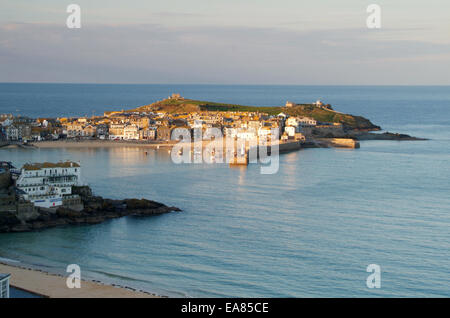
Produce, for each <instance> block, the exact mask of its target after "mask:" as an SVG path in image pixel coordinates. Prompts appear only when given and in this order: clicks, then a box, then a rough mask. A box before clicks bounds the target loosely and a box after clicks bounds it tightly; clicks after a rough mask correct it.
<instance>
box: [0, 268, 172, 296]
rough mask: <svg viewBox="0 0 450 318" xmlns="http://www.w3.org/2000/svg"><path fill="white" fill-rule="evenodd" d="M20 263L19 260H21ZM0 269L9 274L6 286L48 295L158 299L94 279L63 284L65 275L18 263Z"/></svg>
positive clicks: (133, 289)
mask: <svg viewBox="0 0 450 318" xmlns="http://www.w3.org/2000/svg"><path fill="white" fill-rule="evenodd" d="M21 264H22V263H21ZM0 272H2V273H8V274H11V281H10V285H11V286H12V287H16V288H18V289H21V290H24V291H28V292H31V293H34V294H37V295H39V296H43V297H49V298H162V297H164V296H158V295H156V294H152V293H149V292H146V291H143V290H137V289H135V288H132V287H128V286H121V285H117V284H106V283H102V282H101V281H98V280H83V279H82V280H81V288H79V289H76V288H74V289H70V288H68V287H67V286H66V279H67V277H66V276H63V275H59V274H54V273H49V272H46V271H43V270H40V269H35V268H32V266H26V265H24V264H22V265H21V266H19V265H11V264H7V263H4V262H0Z"/></svg>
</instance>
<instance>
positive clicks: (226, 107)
mask: <svg viewBox="0 0 450 318" xmlns="http://www.w3.org/2000/svg"><path fill="white" fill-rule="evenodd" d="M150 108H154V109H159V110H165V111H168V112H169V113H177V112H178V113H182V112H189V111H222V112H226V111H234V112H260V113H266V114H268V115H278V114H279V113H281V112H283V113H285V114H288V115H290V116H305V117H310V118H313V119H315V120H317V121H320V122H329V123H342V124H343V125H344V126H346V127H349V128H359V129H377V128H379V127H378V126H375V125H374V124H372V123H371V122H370V120H368V119H366V118H364V117H361V116H353V115H349V114H342V113H338V112H335V111H333V110H329V109H325V108H320V107H317V106H315V105H313V104H301V105H297V106H295V107H290V108H287V107H277V106H272V107H271V106H245V105H236V104H226V103H216V102H207V101H199V100H192V99H185V100H175V99H166V100H163V101H160V102H156V103H153V104H151V105H146V106H142V107H138V108H136V109H134V111H139V110H148V109H150Z"/></svg>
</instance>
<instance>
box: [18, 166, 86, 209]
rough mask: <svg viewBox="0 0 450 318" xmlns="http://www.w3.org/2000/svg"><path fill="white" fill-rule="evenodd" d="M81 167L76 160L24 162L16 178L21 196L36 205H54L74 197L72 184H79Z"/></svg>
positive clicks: (46, 206) (80, 183) (45, 206)
mask: <svg viewBox="0 0 450 318" xmlns="http://www.w3.org/2000/svg"><path fill="white" fill-rule="evenodd" d="M81 185H82V182H81V167H80V164H79V163H76V162H71V161H67V162H60V163H49V162H46V163H35V164H25V165H24V166H23V167H22V169H21V173H20V175H19V177H18V178H17V180H16V187H17V189H19V190H21V191H22V193H23V194H22V198H23V199H24V200H28V201H30V202H32V203H33V204H34V205H35V206H38V207H44V208H49V207H56V206H60V205H62V204H63V202H64V199H71V200H73V199H76V197H78V196H74V195H72V187H73V186H81Z"/></svg>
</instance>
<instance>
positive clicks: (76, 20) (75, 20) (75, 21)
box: [66, 4, 81, 29]
mask: <svg viewBox="0 0 450 318" xmlns="http://www.w3.org/2000/svg"><path fill="white" fill-rule="evenodd" d="M66 12H67V13H70V15H69V16H68V17H67V20H66V25H67V27H68V28H69V29H79V28H81V7H80V6H79V5H78V4H69V5H68V6H67V9H66Z"/></svg>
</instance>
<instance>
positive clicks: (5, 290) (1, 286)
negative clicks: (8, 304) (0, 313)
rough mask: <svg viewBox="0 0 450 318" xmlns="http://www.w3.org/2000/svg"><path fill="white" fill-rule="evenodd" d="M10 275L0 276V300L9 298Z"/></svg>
mask: <svg viewBox="0 0 450 318" xmlns="http://www.w3.org/2000/svg"><path fill="white" fill-rule="evenodd" d="M10 277H11V275H10V274H0V298H9V278H10Z"/></svg>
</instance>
